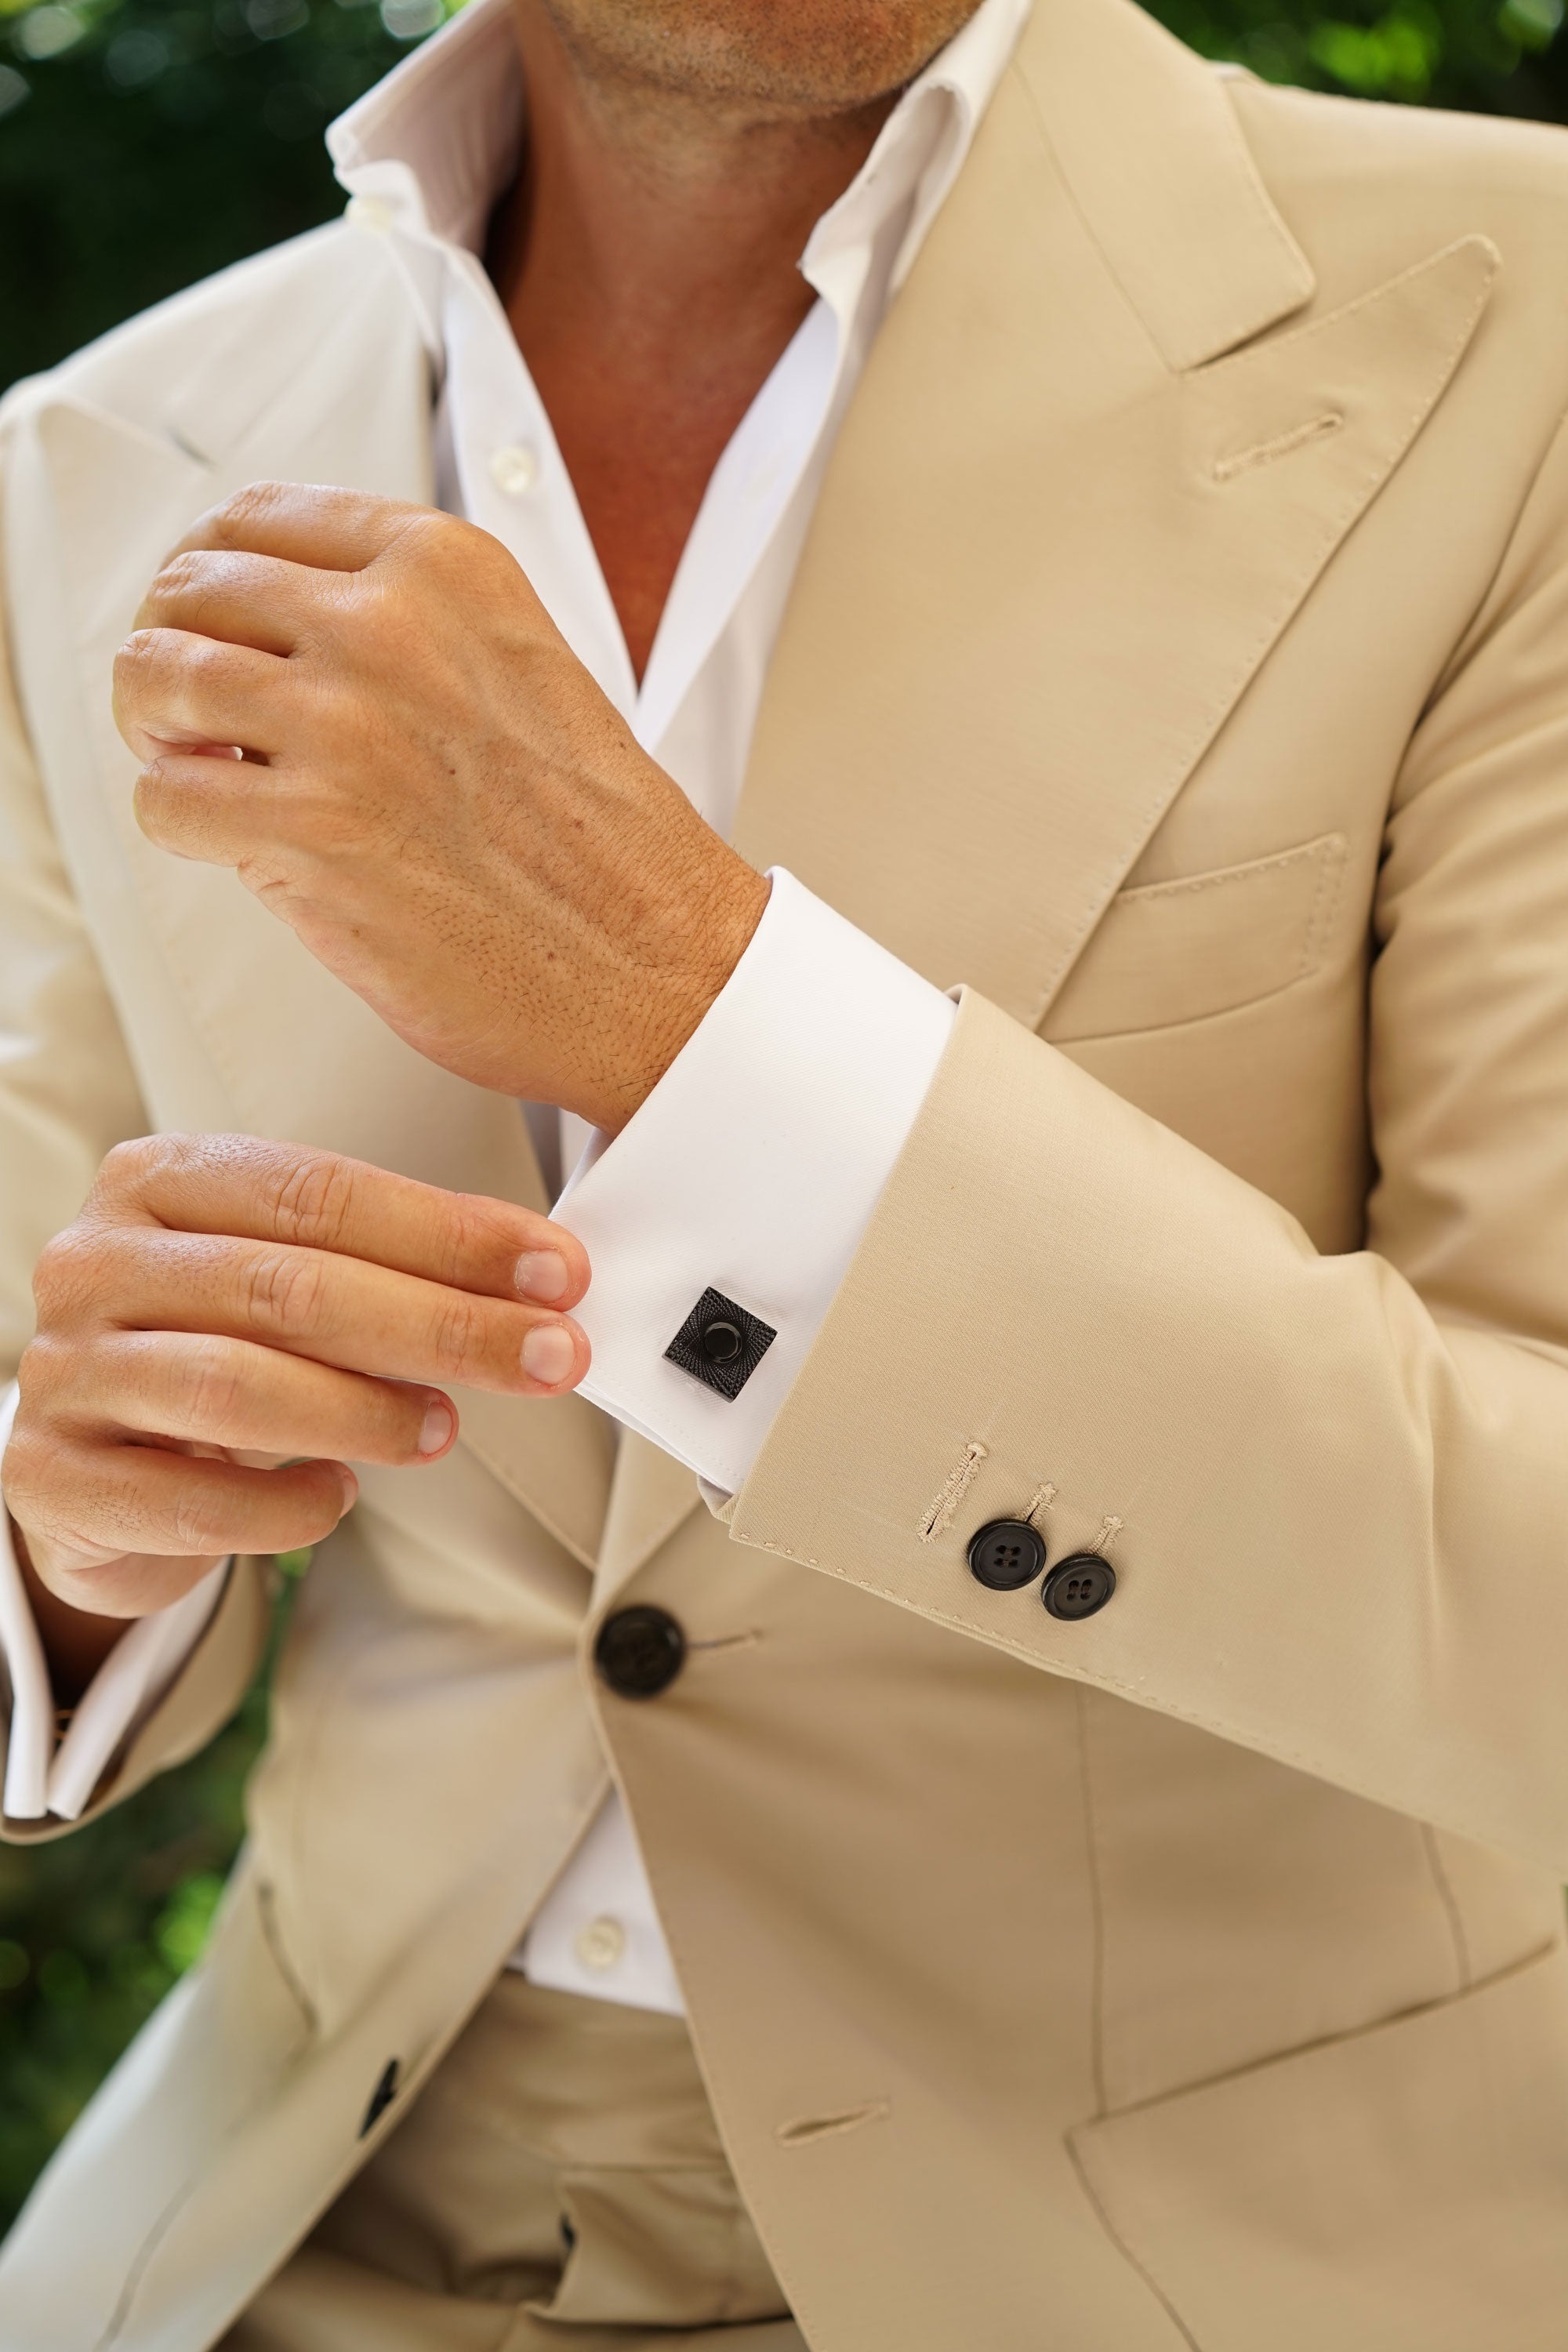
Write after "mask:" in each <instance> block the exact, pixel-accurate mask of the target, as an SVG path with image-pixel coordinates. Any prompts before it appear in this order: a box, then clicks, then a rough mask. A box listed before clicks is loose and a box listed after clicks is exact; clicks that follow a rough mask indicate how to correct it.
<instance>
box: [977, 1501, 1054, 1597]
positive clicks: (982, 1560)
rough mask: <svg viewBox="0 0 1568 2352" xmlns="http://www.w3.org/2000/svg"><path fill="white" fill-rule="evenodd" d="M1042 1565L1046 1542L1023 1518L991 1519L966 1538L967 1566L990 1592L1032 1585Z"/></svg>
mask: <svg viewBox="0 0 1568 2352" xmlns="http://www.w3.org/2000/svg"><path fill="white" fill-rule="evenodd" d="M1045 1564H1046V1539H1045V1538H1044V1536H1043V1535H1042V1534H1041V1533H1040V1531H1039V1529H1038V1528H1032V1527H1031V1526H1030V1525H1029V1522H1028V1520H1027V1519H993V1520H992V1521H991V1524H990V1526H989V1527H984V1528H981V1529H980V1530H979V1532H978V1534H975V1535H973V1536H971V1537H970V1538H969V1565H970V1568H971V1570H972V1571H973V1574H974V1576H975V1578H976V1580H978V1581H979V1582H980V1583H981V1584H988V1585H989V1586H990V1587H991V1590H992V1591H993V1592H1016V1591H1018V1589H1019V1587H1020V1586H1022V1585H1025V1584H1033V1582H1034V1580H1035V1579H1036V1577H1037V1576H1038V1574H1039V1572H1040V1570H1041V1569H1042V1568H1044V1566H1045Z"/></svg>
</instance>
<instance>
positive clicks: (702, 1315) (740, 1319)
mask: <svg viewBox="0 0 1568 2352" xmlns="http://www.w3.org/2000/svg"><path fill="white" fill-rule="evenodd" d="M777 1338H778V1333H777V1332H776V1331H775V1330H774V1329H773V1325H772V1324H771V1323H764V1322H763V1318H762V1317H761V1316H760V1315H749V1314H748V1313H747V1312H746V1309H745V1308H744V1307H737V1306H736V1304H735V1302H734V1300H733V1299H732V1298H726V1297H725V1296H724V1294H723V1292H722V1291H721V1290H712V1289H709V1290H705V1291H704V1292H703V1294H702V1296H701V1297H700V1299H699V1300H698V1302H697V1304H696V1306H695V1307H693V1308H692V1310H691V1312H690V1314H689V1316H688V1317H687V1318H686V1320H685V1322H684V1323H683V1324H682V1325H681V1327H680V1328H679V1331H678V1332H677V1333H676V1335H675V1337H674V1339H672V1340H671V1341H670V1343H669V1345H668V1348H667V1349H665V1351H664V1355H665V1361H666V1362H667V1363H670V1364H679V1367H680V1369H681V1370H682V1371H683V1372H689V1373H690V1375H691V1377H692V1379H693V1380H694V1381H701V1383H702V1385H703V1387H704V1388H705V1389H711V1390H713V1391H714V1392H715V1394H716V1395H718V1396H721V1397H728V1398H729V1399H730V1401H731V1403H733V1402H734V1400H735V1399H736V1397H738V1396H739V1395H740V1393H741V1391H742V1389H743V1388H744V1387H745V1385H746V1382H747V1381H749V1380H750V1379H751V1377H752V1373H753V1372H754V1371H755V1370H756V1369H757V1366H758V1365H759V1364H760V1363H761V1362H762V1360H763V1357H764V1356H765V1355H766V1354H767V1352H768V1349H770V1348H771V1347H772V1346H773V1341H774V1340H775V1339H777Z"/></svg>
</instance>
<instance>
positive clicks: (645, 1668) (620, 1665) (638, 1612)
mask: <svg viewBox="0 0 1568 2352" xmlns="http://www.w3.org/2000/svg"><path fill="white" fill-rule="evenodd" d="M594 1664H595V1666H596V1667H597V1668H598V1672H599V1679H600V1681H601V1682H603V1683H605V1684H607V1685H608V1686H609V1688H610V1689H611V1690H613V1691H614V1692H615V1694H616V1697H617V1698H657V1697H658V1695H659V1693H660V1691H662V1690H668V1688H669V1685H670V1684H671V1683H672V1682H673V1681H674V1680H675V1677H676V1675H678V1674H679V1672H680V1669H681V1667H682V1666H683V1665H684V1664H686V1635H685V1634H684V1633H682V1631H681V1629H680V1625H679V1622H678V1621H677V1620H676V1619H675V1618H673V1617H672V1616H671V1615H670V1613H669V1612H668V1609H653V1608H650V1607H647V1605H646V1604H645V1605H640V1606H638V1607H637V1608H636V1609H617V1610H616V1613H615V1615H614V1616H613V1617H606V1618H605V1622H604V1623H603V1624H602V1625H601V1626H600V1628H599V1638H598V1640H597V1641H596V1642H595V1644H594Z"/></svg>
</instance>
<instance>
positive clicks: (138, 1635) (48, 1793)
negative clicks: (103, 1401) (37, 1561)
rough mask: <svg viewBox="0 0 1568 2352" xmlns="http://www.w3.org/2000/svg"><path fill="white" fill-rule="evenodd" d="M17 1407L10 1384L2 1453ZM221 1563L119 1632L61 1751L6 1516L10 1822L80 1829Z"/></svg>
mask: <svg viewBox="0 0 1568 2352" xmlns="http://www.w3.org/2000/svg"><path fill="white" fill-rule="evenodd" d="M15 1413H16V1387H15V1385H13V1386H12V1387H11V1388H10V1389H9V1391H7V1392H6V1393H5V1397H4V1398H0V1447H3V1446H4V1445H5V1440H6V1438H7V1437H8V1436H9V1435H10V1432H11V1423H12V1419H13V1417H14V1416H15ZM228 1569H229V1563H228V1562H227V1561H226V1560H225V1561H222V1562H221V1563H220V1564H219V1565H218V1566H217V1567H216V1568H215V1569H214V1570H212V1571H211V1573H210V1574H209V1575H207V1576H205V1577H204V1578H203V1579H202V1580H201V1582H200V1583H199V1584H197V1585H195V1586H193V1588H192V1590H191V1591H189V1592H187V1593H186V1594H185V1595H184V1598H183V1599H182V1600H179V1601H175V1602H174V1604H173V1605H172V1606H171V1607H170V1608H167V1609H162V1610H159V1611H158V1612H156V1614H155V1615H153V1616H151V1617H142V1618H139V1619H138V1620H137V1622H135V1623H134V1624H133V1625H132V1626H131V1627H130V1628H129V1629H128V1630H127V1632H126V1633H124V1634H122V1635H121V1639H120V1640H119V1641H118V1642H117V1643H115V1645H114V1648H113V1649H112V1650H111V1651H110V1654H109V1656H108V1657H107V1658H106V1659H105V1660H104V1662H103V1664H102V1665H101V1666H100V1668H99V1670H98V1672H97V1674H96V1675H94V1676H93V1678H92V1681H91V1682H90V1683H89V1685H88V1687H87V1689H86V1691H85V1692H84V1693H83V1695H82V1696H81V1699H80V1701H79V1704H78V1706H77V1707H76V1709H75V1711H74V1713H73V1714H72V1717H71V1719H70V1723H69V1726H68V1729H67V1730H66V1733H65V1736H64V1738H62V1739H61V1740H60V1741H59V1743H58V1747H57V1745H56V1740H55V1720H56V1709H55V1695H54V1691H53V1688H52V1686H51V1685H50V1681H49V1671H48V1665H47V1661H46V1659H45V1656H44V1646H43V1643H42V1642H41V1641H40V1640H39V1638H38V1629H37V1624H36V1623H35V1622H34V1619H33V1612H32V1608H31V1606H30V1604H29V1602H28V1600H27V1592H26V1585H25V1584H24V1583H23V1581H22V1571H21V1568H20V1566H19V1564H18V1562H17V1559H16V1551H15V1549H14V1548H13V1546H12V1542H11V1523H10V1520H9V1518H8V1517H7V1516H6V1514H5V1511H4V1510H3V1509H0V1661H3V1663H4V1664H5V1672H6V1676H7V1679H8V1681H9V1684H10V1690H11V1721H10V1736H9V1739H8V1742H7V1746H6V1756H5V1794H4V1800H3V1805H0V1810H3V1811H4V1812H5V1817H6V1818H7V1819H8V1820H10V1821H39V1820H42V1819H43V1817H44V1816H45V1815H46V1814H47V1813H52V1814H54V1815H55V1816H56V1817H57V1818H58V1820H60V1821H68V1822H74V1821H76V1820H77V1819H79V1816H80V1814H81V1813H82V1812H83V1811H85V1810H86V1808H87V1805H88V1802H89V1800H90V1798H91V1796H92V1792H93V1790H94V1789H96V1788H97V1786H98V1784H99V1782H100V1780H101V1779H102V1777H103V1774H104V1772H105V1770H106V1769H107V1768H108V1765H109V1763H110V1759H111V1758H112V1757H113V1756H114V1755H115V1754H116V1753H117V1751H118V1750H119V1749H120V1748H121V1747H122V1746H123V1745H124V1743H125V1741H126V1739H127V1738H129V1737H130V1735H131V1734H132V1731H134V1730H135V1728H136V1727H137V1726H138V1725H139V1724H140V1723H142V1722H143V1721H145V1719H146V1717H147V1716H148V1715H149V1714H150V1713H151V1711H152V1709H153V1707H154V1706H156V1705H157V1703H158V1701H159V1699H160V1698H161V1697H162V1696H163V1693H164V1692H165V1691H166V1690H167V1689H168V1687H169V1685H170V1684H171V1683H172V1682H173V1681H174V1677H175V1675H177V1674H178V1673H179V1671H180V1669H181V1667H182V1666H183V1665H184V1664H185V1661H186V1659H187V1658H188V1657H189V1656H190V1654H191V1653H192V1651H193V1650H194V1649H195V1646H196V1643H198V1642H199V1641H200V1639H201V1637H202V1634H203V1633H205V1630H206V1627H207V1623H208V1621H209V1620H210V1618H211V1616H212V1613H213V1611H214V1610H215V1609H216V1606H217V1602H218V1599H219V1596H220V1594H221V1593H222V1591H223V1587H224V1580H225V1579H226V1576H227V1574H228Z"/></svg>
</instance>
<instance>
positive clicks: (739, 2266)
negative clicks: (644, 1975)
mask: <svg viewBox="0 0 1568 2352" xmlns="http://www.w3.org/2000/svg"><path fill="white" fill-rule="evenodd" d="M717 2331H721V2333H720V2334H717V2344H718V2345H719V2346H721V2347H722V2352H803V2347H802V2341H801V2336H800V2333H799V2331H798V2329H797V2328H796V2327H795V2326H794V2324H793V2322H792V2321H791V2320H790V2318H789V2315H788V2313H787V2311H786V2309H785V2305H784V2294H783V2291H782V2289H781V2288H780V2286H779V2284H778V2281H777V2280H776V2279H775V2278H774V2276H773V2272H772V2270H771V2269H770V2267H769V2264H768V2259H767V2256H766V2255H765V2254H764V2253H763V2249H762V2246H761V2244H760V2243H759V2242H758V2239H757V2234H756V2231H755V2230H754V2229H753V2228H752V2222H751V2220H750V2217H749V2216H748V2214H747V2212H746V2209H745V2206H744V2204H743V2202H742V2198H741V2192H740V2190H739V2189H737V2187H736V2185H735V2180H734V2177H733V2175H732V2174H731V2170H730V2168H729V2165H728V2163H727V2162H726V2160H725V2157H724V2151H723V2148H722V2147H721V2145H720V2140H719V2135H718V2131H717V2128H716V2126H715V2125H714V2121H713V2115H712V2110H711V2108H710V2106H709V2104H708V2097H707V2094H706V2092H705V2091H704V2090H703V2087H702V2078H701V2076H700V2074H699V2073H698V2070H697V2062H696V2059H695V2057H694V2055H693V2053H692V2049H691V2042H690V2037H689V2034H688V2032H687V2030H686V2027H685V2024H684V2023H683V2021H681V2020H680V2019H679V2018H676V2017H667V2016H663V2015H660V2014H659V2013H658V2012H657V2011H650V2010H632V2009H625V2008H623V2007H621V2006H620V2004H619V2003H617V2002H614V2001H600V2000H583V1999H580V1998H578V1997H577V1996H575V1995H574V1994H572V1993H563V1992H555V1991H552V1990H547V1989H545V1988H542V1987H539V1986H535V1985H531V1984H529V1983H528V1982H527V1981H526V1979H524V1978H522V1977H521V1976H518V1975H515V1974H512V1973H510V1971H509V1972H508V1973H506V1974H504V1975H502V1976H501V1977H500V1979H499V1980H498V1981H497V1983H496V1985H495V1986H494V1988H493V1989H492V1990H491V1991H490V1992H489V1994H488V1995H487V1997H486V1999H485V2000H484V2001H483V2002H482V2004H481V2005H480V2007H479V2010H478V2011H476V2012H475V2014H474V2016H473V2018H472V2019H471V2020H470V2021H469V2022H468V2025H467V2026H466V2027H465V2029H464V2031H463V2032H462V2034H461V2035H460V2036H459V2037H458V2041H457V2042H455V2043H454V2045H453V2047H452V2048H451V2049H450V2050H449V2051H448V2052H447V2055H446V2057H445V2058H444V2059H443V2060H442V2062H441V2063H440V2065H439V2066H438V2067H437V2069H436V2072H435V2074H433V2075H432V2076H431V2077H430V2080H429V2081H428V2082H427V2083H426V2085H425V2087H424V2089H423V2090H422V2091H421V2092H420V2094H419V2095H418V2097H417V2098H416V2101H415V2103H414V2105H413V2106H412V2107H411V2108H410V2109H409V2110H408V2112H407V2113H406V2115H405V2117H404V2119H403V2120H402V2121H401V2122H400V2123H399V2124H398V2125H397V2126H396V2128H395V2130H394V2131H393V2133H392V2135H391V2137H390V2138H388V2139H385V2140H384V2141H383V2143H382V2145H381V2147H379V2148H378V2149H377V2151H376V2153H375V2155H374V2157H373V2158H371V2161H370V2162H369V2164H368V2165H366V2167H365V2168H364V2170H363V2172H361V2173H359V2174H358V2175H357V2176H356V2177H355V2179H353V2180H352V2181H351V2182H350V2183H349V2186H348V2187H347V2189H344V2191H343V2193H342V2196H341V2197H340V2198H339V2199H338V2200H337V2202H336V2203H335V2204H334V2205H333V2206H332V2207H331V2210H329V2211H328V2212H327V2213H325V2214H324V2215H323V2216H322V2218H321V2221H320V2222H319V2223H318V2224H317V2226H316V2228H315V2229H314V2230H313V2231H312V2232H311V2234H310V2239H309V2241H308V2242H307V2243H306V2244H305V2245H303V2246H302V2247H301V2248H300V2251H299V2252H298V2253H297V2254H295V2255H294V2257H293V2259H292V2260H291V2261H290V2262H289V2263H287V2264H286V2265H285V2267H284V2269H283V2270H282V2272H281V2273H279V2276H278V2277H277V2278H276V2279H274V2280H272V2281H271V2282H270V2283H269V2284H268V2286H267V2287H266V2288H265V2289H264V2290H263V2292H262V2294H260V2296H259V2297H258V2300H257V2302H256V2303H255V2304H254V2305H252V2306H251V2308H250V2310H249V2311H248V2312H247V2315H246V2316H245V2317H244V2318H243V2319H242V2320H241V2321H240V2322H239V2324H238V2326H237V2327H235V2328H233V2329H232V2330H231V2331H230V2333H229V2334H228V2335H226V2336H225V2337H224V2339H223V2352H552V2347H553V2352H686V2347H700V2346H703V2345H706V2346H707V2347H709V2352H714V2347H715V2344H716V2332H717Z"/></svg>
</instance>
